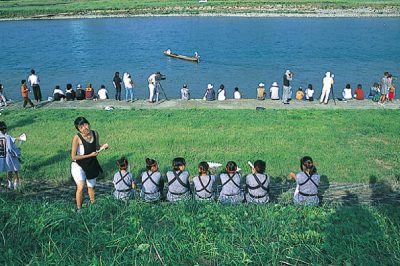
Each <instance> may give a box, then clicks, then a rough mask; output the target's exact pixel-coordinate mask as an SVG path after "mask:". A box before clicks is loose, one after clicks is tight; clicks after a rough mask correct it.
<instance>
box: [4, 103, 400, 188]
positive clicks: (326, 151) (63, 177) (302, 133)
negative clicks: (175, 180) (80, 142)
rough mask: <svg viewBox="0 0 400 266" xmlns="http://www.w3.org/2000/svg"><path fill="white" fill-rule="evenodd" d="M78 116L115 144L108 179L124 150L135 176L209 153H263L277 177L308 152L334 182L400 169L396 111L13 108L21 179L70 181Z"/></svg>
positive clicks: (106, 160) (224, 157) (220, 158)
mask: <svg viewBox="0 0 400 266" xmlns="http://www.w3.org/2000/svg"><path fill="white" fill-rule="evenodd" d="M81 115H83V116H85V117H86V118H87V119H88V120H89V121H90V122H91V125H92V128H93V129H95V130H97V131H98V132H99V134H100V142H101V143H106V142H107V143H109V145H110V149H109V150H108V151H105V152H104V153H102V154H100V155H99V161H100V164H101V165H102V166H103V169H104V170H105V174H104V178H106V179H110V178H111V177H112V175H113V172H114V171H115V170H116V164H115V161H116V159H118V158H119V157H120V156H121V155H125V156H127V157H128V160H129V162H130V163H131V169H132V172H133V173H134V175H135V176H138V175H139V173H140V172H141V171H142V170H143V169H144V167H145V158H146V157H149V158H154V159H156V160H157V161H158V162H159V167H160V170H161V171H162V172H163V173H165V172H166V171H167V170H168V169H170V165H171V161H172V159H173V158H174V157H177V156H183V157H185V158H186V161H187V162H188V165H187V168H188V170H189V172H190V173H192V174H195V173H196V171H197V165H198V163H199V162H201V161H204V160H206V161H216V162H220V163H222V164H225V163H226V162H227V161H229V160H234V161H236V162H237V164H238V165H239V167H241V168H242V169H244V170H245V173H246V172H248V170H249V169H248V167H247V163H246V162H247V161H248V160H250V161H254V160H257V159H262V160H265V161H266V162H267V172H268V173H269V174H270V175H271V176H273V177H274V179H275V180H282V179H286V176H287V174H288V173H289V172H291V171H298V169H299V159H300V158H301V157H302V156H304V155H310V156H311V157H313V159H314V160H315V161H316V162H317V164H318V166H317V168H318V170H319V172H320V174H322V175H326V176H327V178H328V180H329V181H333V182H363V183H368V181H369V178H370V176H375V177H377V178H378V180H379V181H380V180H382V181H390V180H394V179H395V178H396V175H398V173H399V170H400V169H399V168H400V167H399V153H398V151H399V149H400V140H399V138H398V132H399V131H400V117H399V111H398V110H295V109H293V110H266V111H262V112H260V111H256V110H196V109H191V110H114V111H112V112H108V111H104V110H61V109H60V110H57V109H54V110H49V109H38V110H33V111H25V110H12V111H9V113H6V114H5V115H3V116H2V117H1V119H4V121H5V122H6V123H7V124H8V127H9V133H10V134H11V135H14V136H16V135H19V134H21V133H26V134H27V136H28V141H27V142H26V143H23V144H22V146H21V149H22V159H23V170H22V177H23V179H25V180H32V179H35V180H46V181H50V182H51V181H53V182H60V183H63V182H64V181H67V180H69V178H70V167H69V166H70V161H71V155H70V150H71V141H72V138H73V136H74V135H75V134H76V129H75V128H74V126H73V121H74V120H75V118H76V117H77V116H81ZM60 118H61V119H60Z"/></svg>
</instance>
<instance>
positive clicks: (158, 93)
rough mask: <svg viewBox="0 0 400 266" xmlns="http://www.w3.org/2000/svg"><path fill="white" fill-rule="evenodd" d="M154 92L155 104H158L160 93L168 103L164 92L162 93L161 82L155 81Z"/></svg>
mask: <svg viewBox="0 0 400 266" xmlns="http://www.w3.org/2000/svg"><path fill="white" fill-rule="evenodd" d="M155 90H156V102H157V103H158V100H159V95H160V92H161V93H162V94H164V97H165V100H167V101H168V97H167V95H166V94H165V91H164V89H163V87H162V86H161V82H160V81H156V87H155Z"/></svg>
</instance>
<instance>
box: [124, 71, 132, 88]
mask: <svg viewBox="0 0 400 266" xmlns="http://www.w3.org/2000/svg"><path fill="white" fill-rule="evenodd" d="M123 81H124V86H125V88H126V89H132V88H133V82H132V78H130V77H129V75H127V74H126V73H125V74H124V80H123Z"/></svg>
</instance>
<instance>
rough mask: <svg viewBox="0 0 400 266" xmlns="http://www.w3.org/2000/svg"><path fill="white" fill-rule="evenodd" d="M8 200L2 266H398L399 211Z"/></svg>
mask: <svg viewBox="0 0 400 266" xmlns="http://www.w3.org/2000/svg"><path fill="white" fill-rule="evenodd" d="M0 200H2V205H3V206H2V208H0V234H1V238H0V239H1V241H0V251H2V252H1V256H0V263H1V264H3V265H5V264H9V265H15V264H27V265H32V264H40V265H51V264H63V265H114V264H118V265H120V264H122V265H278V264H280V263H281V262H287V263H291V264H293V265H302V262H305V263H310V264H316V265H398V264H399V263H400V257H399V254H400V249H399V246H400V245H399V240H400V235H399V222H400V221H399V217H400V215H399V214H400V213H399V209H398V208H397V207H395V206H386V207H367V206H351V207H340V206H337V207H334V206H330V207H329V206H325V207H321V208H299V207H295V206H286V207H283V206H279V205H266V206H254V205H240V206H225V207H224V206H220V205H218V204H199V203H187V204H185V203H182V204H158V205H149V204H145V203H142V202H130V203H129V204H123V203H120V202H117V201H116V200H113V199H107V198H102V199H100V200H99V201H98V202H97V204H96V205H93V206H91V207H89V208H85V209H84V210H83V212H81V213H79V214H76V213H74V212H73V211H71V209H72V207H71V206H69V205H68V204H65V203H63V202H52V203H45V202H23V201H20V200H15V199H14V200H12V199H11V196H9V198H7V197H6V198H5V196H4V194H3V195H2V196H1V197H0ZM5 203H7V204H5ZM70 205H71V204H70Z"/></svg>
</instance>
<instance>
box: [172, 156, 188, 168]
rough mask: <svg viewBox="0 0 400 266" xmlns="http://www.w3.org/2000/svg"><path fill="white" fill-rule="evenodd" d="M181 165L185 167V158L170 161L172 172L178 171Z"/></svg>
mask: <svg viewBox="0 0 400 266" xmlns="http://www.w3.org/2000/svg"><path fill="white" fill-rule="evenodd" d="M183 165H186V161H185V158H183V157H176V158H175V159H173V160H172V167H173V168H174V170H179V167H180V166H183Z"/></svg>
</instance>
